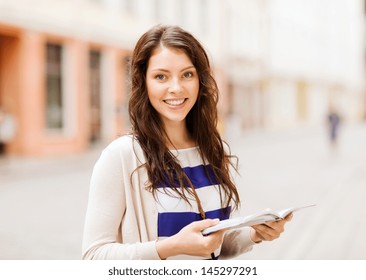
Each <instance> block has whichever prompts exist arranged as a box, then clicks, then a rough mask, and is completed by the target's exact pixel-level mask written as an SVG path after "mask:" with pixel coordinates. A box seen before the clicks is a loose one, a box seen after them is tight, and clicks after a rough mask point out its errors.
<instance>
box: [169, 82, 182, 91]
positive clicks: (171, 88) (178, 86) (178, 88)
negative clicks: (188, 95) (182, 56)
mask: <svg viewBox="0 0 366 280" xmlns="http://www.w3.org/2000/svg"><path fill="white" fill-rule="evenodd" d="M181 89H182V86H181V84H180V81H179V79H171V82H170V84H169V92H170V93H179V92H180V91H181Z"/></svg>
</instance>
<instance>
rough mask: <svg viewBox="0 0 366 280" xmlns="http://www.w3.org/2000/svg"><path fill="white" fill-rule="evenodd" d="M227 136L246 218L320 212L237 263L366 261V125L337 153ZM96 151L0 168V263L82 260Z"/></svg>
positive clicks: (288, 141) (298, 140)
mask: <svg viewBox="0 0 366 280" xmlns="http://www.w3.org/2000/svg"><path fill="white" fill-rule="evenodd" d="M225 129H226V130H225V131H226V137H225V138H226V140H227V141H228V142H229V143H230V146H231V149H232V152H233V153H234V154H236V155H237V156H238V157H239V168H240V177H239V178H238V181H237V182H238V183H237V185H238V188H239V189H240V194H241V197H242V205H241V210H240V211H241V213H242V214H243V215H245V214H250V213H253V212H257V211H259V210H262V209H264V208H268V207H269V208H273V209H281V208H287V207H291V206H301V205H306V204H312V203H315V204H316V206H315V207H313V208H309V209H304V210H302V211H300V212H297V213H295V214H294V217H293V220H292V221H291V222H290V223H288V224H287V225H286V230H285V232H284V233H283V234H282V235H281V237H280V238H279V239H277V240H275V241H272V242H262V243H261V244H259V245H256V246H255V247H254V249H253V250H252V251H251V252H249V253H246V254H244V255H241V256H239V257H238V259H243V260H246V259H247V260H249V259H278V260H281V259H302V260H306V259H312V260H319V259H332V260H334V259H340V260H354V259H362V260H366V241H365V236H366V218H365V217H366V145H365V143H366V124H351V125H347V126H344V127H342V130H341V133H340V139H339V140H340V142H339V146H338V147H337V149H331V148H330V146H329V145H328V142H327V135H326V132H325V130H324V128H322V127H318V128H296V129H291V130H286V131H273V132H270V131H245V132H243V131H241V130H240V128H239V126H238V125H236V123H235V121H232V122H230V125H227V126H226V127H225ZM100 151H101V147H99V148H94V149H92V150H91V151H88V152H87V153H84V154H77V155H68V156H62V157H56V158H47V159H31V158H16V157H11V158H2V159H0V259H59V260H67V259H80V256H81V239H82V232H83V226H84V217H85V211H86V206H87V199H88V197H87V196H88V189H89V186H88V184H89V179H90V175H91V173H92V168H93V165H94V163H95V161H96V160H97V158H98V157H99V154H100Z"/></svg>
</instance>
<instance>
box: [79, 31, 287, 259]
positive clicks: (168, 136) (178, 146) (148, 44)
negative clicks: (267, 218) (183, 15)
mask: <svg viewBox="0 0 366 280" xmlns="http://www.w3.org/2000/svg"><path fill="white" fill-rule="evenodd" d="M131 83H132V84H131V89H132V94H131V98H130V101H129V115H130V120H131V124H132V133H131V134H130V135H125V136H122V137H120V138H118V139H117V140H115V141H113V142H112V143H111V144H110V145H109V146H108V147H107V148H106V149H105V150H104V151H103V153H102V155H101V157H100V158H99V160H98V161H97V163H96V165H95V167H94V170H93V175H92V178H91V186H90V194H89V204H88V210H87V215H86V223H85V232H84V240H83V258H84V259H167V258H178V259H183V258H188V259H189V258H190V259H194V258H198V259H217V258H219V257H220V258H228V257H234V256H236V255H238V254H242V253H244V252H246V251H248V250H250V249H251V248H252V246H253V244H255V243H258V242H261V241H262V240H273V239H275V238H277V237H279V235H280V233H281V232H282V231H283V229H284V224H285V223H286V222H287V220H289V218H288V219H285V220H282V221H279V222H272V223H268V224H264V225H259V226H255V227H253V228H245V229H243V230H233V231H227V232H225V231H219V232H216V233H213V234H210V235H208V236H203V235H202V233H201V231H202V230H203V229H205V228H207V227H210V226H213V225H215V224H217V223H218V222H219V220H222V219H228V218H229V217H230V216H231V215H232V212H234V211H235V210H236V209H237V208H238V206H239V203H240V198H239V194H238V191H237V188H236V186H235V184H234V182H233V181H232V178H231V175H230V174H231V172H230V170H231V169H232V165H231V159H232V156H231V155H230V153H229V149H228V146H227V145H225V144H224V143H223V141H222V139H221V137H220V134H219V133H218V131H217V129H216V125H217V109H216V105H217V101H218V88H217V85H216V82H215V80H214V78H213V76H212V73H211V68H210V63H209V60H208V57H207V54H206V52H205V50H204V49H203V47H202V45H201V44H200V43H199V42H198V41H197V40H196V39H195V38H194V37H193V36H192V35H191V34H189V33H188V32H186V31H184V30H182V29H181V28H179V27H176V26H161V25H159V26H156V27H154V28H152V29H151V30H149V31H148V32H146V33H145V34H144V35H143V36H142V37H141V38H140V39H139V40H138V42H137V44H136V46H135V49H134V52H133V55H132V61H131Z"/></svg>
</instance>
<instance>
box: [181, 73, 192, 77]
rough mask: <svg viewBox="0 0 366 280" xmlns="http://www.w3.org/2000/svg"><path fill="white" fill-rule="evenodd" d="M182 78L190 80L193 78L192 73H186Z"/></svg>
mask: <svg viewBox="0 0 366 280" xmlns="http://www.w3.org/2000/svg"><path fill="white" fill-rule="evenodd" d="M183 76H184V77H185V78H192V77H193V73H192V72H186V73H184V74H183Z"/></svg>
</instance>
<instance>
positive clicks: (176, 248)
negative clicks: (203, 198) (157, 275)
mask: <svg viewBox="0 0 366 280" xmlns="http://www.w3.org/2000/svg"><path fill="white" fill-rule="evenodd" d="M218 222H219V219H206V220H202V221H196V222H193V223H191V224H189V225H187V226H185V227H184V228H182V229H181V230H180V231H179V232H178V233H177V234H175V235H173V236H171V237H168V238H167V239H164V240H159V241H157V242H156V250H157V251H158V254H159V256H160V258H161V259H166V258H168V257H171V256H175V255H182V254H183V255H192V256H200V257H204V258H210V256H211V253H212V252H214V251H215V250H216V249H218V248H219V247H220V246H221V244H222V241H223V237H224V233H225V231H224V230H220V231H217V232H215V233H211V234H210V235H208V236H203V235H202V230H204V229H205V228H208V227H210V226H214V225H216V224H217V223H218Z"/></svg>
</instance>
